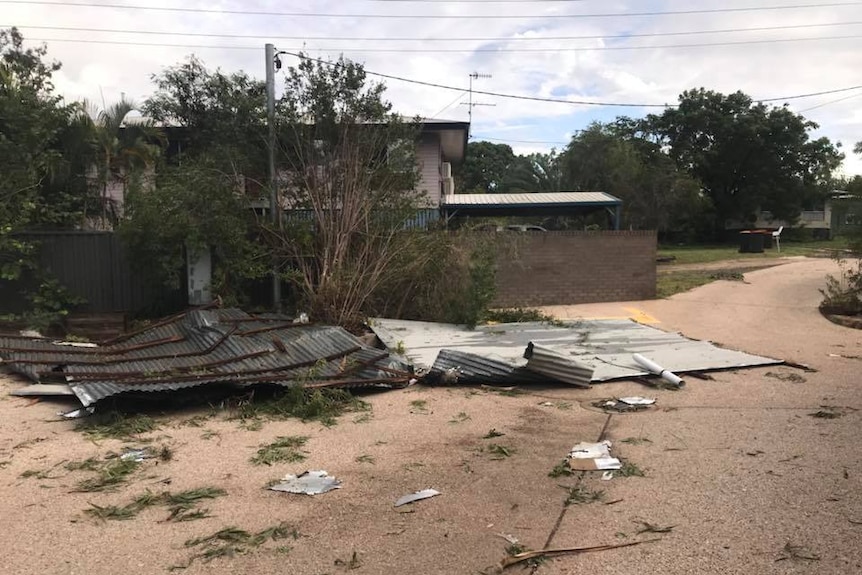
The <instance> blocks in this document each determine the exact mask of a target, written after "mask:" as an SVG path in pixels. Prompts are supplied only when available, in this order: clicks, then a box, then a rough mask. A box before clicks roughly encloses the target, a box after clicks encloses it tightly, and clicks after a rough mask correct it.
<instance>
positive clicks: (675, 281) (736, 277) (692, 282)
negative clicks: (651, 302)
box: [655, 266, 769, 298]
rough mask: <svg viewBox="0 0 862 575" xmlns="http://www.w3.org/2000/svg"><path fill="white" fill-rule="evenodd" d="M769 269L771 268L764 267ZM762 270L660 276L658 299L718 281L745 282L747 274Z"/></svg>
mask: <svg viewBox="0 0 862 575" xmlns="http://www.w3.org/2000/svg"><path fill="white" fill-rule="evenodd" d="M764 267H769V266H764ZM756 269H761V268H745V269H727V270H692V271H684V272H672V273H668V274H659V276H658V278H656V288H655V291H656V297H657V298H665V297H670V296H672V295H673V294H676V293H682V292H684V291H688V290H691V289H694V288H696V287H700V286H702V285H706V284H708V283H711V282H714V281H716V280H731V281H743V279H744V278H743V275H742V274H744V273H745V272H750V271H754V270H756Z"/></svg>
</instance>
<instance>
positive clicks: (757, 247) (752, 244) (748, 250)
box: [739, 230, 763, 254]
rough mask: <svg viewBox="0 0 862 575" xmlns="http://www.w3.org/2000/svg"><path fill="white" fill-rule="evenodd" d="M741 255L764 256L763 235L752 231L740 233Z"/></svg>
mask: <svg viewBox="0 0 862 575" xmlns="http://www.w3.org/2000/svg"><path fill="white" fill-rule="evenodd" d="M739 253H741V254H762V253H763V234H760V233H757V232H753V231H751V230H745V231H742V232H739Z"/></svg>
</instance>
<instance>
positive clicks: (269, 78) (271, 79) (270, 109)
mask: <svg viewBox="0 0 862 575" xmlns="http://www.w3.org/2000/svg"><path fill="white" fill-rule="evenodd" d="M266 123H267V127H268V128H269V134H268V136H269V138H268V142H267V143H268V144H269V145H268V146H267V148H268V149H267V151H268V152H269V156H268V158H267V160H268V162H267V163H268V164H269V215H270V218H272V224H273V227H274V228H280V227H281V226H280V224H281V218H280V217H279V216H280V215H281V214H280V213H279V212H280V211H281V209H280V206H279V205H278V189H277V179H276V173H275V46H274V45H272V44H267V45H266ZM272 305H273V307H274V308H275V311H276V312H277V313H281V278H280V277H279V275H278V262H277V261H275V260H274V259H273V262H272Z"/></svg>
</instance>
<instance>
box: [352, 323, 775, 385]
mask: <svg viewBox="0 0 862 575" xmlns="http://www.w3.org/2000/svg"><path fill="white" fill-rule="evenodd" d="M369 324H370V327H371V329H372V330H373V331H374V333H375V334H377V337H379V338H380V340H381V341H382V342H383V343H384V344H385V345H386V346H387V347H388V348H389V349H395V348H403V349H405V350H406V356H407V358H408V359H410V360H411V361H412V362H413V363H414V365H415V366H416V367H417V368H421V369H430V367H431V366H432V365H433V364H434V362H435V360H436V358H437V355H438V354H439V353H440V351H441V350H442V349H447V350H454V351H460V352H466V353H469V354H471V355H472V356H480V357H485V358H490V359H494V360H495V361H498V362H505V363H507V364H509V365H511V366H513V367H526V366H527V360H525V359H524V357H523V355H524V350H525V349H526V348H527V345H528V344H529V343H530V342H533V343H535V344H538V345H541V346H543V347H545V348H548V349H551V350H553V351H555V352H557V353H559V354H560V355H562V356H565V357H572V358H573V359H576V360H577V361H578V362H579V363H581V364H583V365H586V366H588V367H590V368H592V369H593V375H592V378H591V379H590V381H592V382H600V381H611V380H615V379H629V378H632V377H636V376H643V375H648V372H647V371H645V370H644V369H643V368H642V367H640V366H639V365H637V364H636V363H635V361H634V360H633V359H632V354H634V353H639V354H641V355H643V356H645V357H648V358H649V359H651V360H653V361H654V362H656V363H658V364H659V365H661V366H662V367H664V368H665V369H667V370H670V371H674V372H680V373H684V372H687V371H709V370H715V369H730V368H738V367H753V366H761V365H776V364H780V363H783V361H781V360H778V359H773V358H770V357H762V356H757V355H751V354H748V353H744V352H741V351H735V350H731V349H725V348H721V347H718V346H716V345H713V344H712V343H710V342H707V341H699V340H693V339H688V338H686V337H684V336H682V335H680V334H678V333H671V332H665V331H662V330H660V329H656V328H654V327H650V326H646V325H643V324H639V323H637V322H635V321H631V320H586V321H576V322H567V323H563V324H562V325H550V324H546V323H541V322H526V323H510V324H495V325H485V326H478V327H476V328H475V329H472V330H471V329H468V328H467V327H465V326H460V325H453V324H441V323H431V322H419V321H408V320H393V319H383V318H375V319H373V320H371V321H370V322H369Z"/></svg>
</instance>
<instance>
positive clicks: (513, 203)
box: [443, 192, 623, 210]
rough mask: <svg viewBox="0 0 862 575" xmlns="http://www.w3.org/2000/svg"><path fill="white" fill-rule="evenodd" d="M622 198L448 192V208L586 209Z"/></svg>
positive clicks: (602, 194) (598, 194) (600, 194)
mask: <svg viewBox="0 0 862 575" xmlns="http://www.w3.org/2000/svg"><path fill="white" fill-rule="evenodd" d="M622 203H623V201H622V200H621V199H619V198H617V197H615V196H612V195H610V194H606V193H605V192H542V193H523V194H450V195H447V196H446V197H445V198H443V205H444V207H445V208H448V209H464V210H470V209H482V210H487V209H495V208H498V209H501V210H506V209H508V210H511V209H513V208H590V207H605V206H606V207H612V206H621V205H622Z"/></svg>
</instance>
